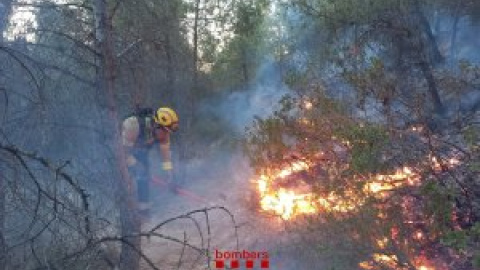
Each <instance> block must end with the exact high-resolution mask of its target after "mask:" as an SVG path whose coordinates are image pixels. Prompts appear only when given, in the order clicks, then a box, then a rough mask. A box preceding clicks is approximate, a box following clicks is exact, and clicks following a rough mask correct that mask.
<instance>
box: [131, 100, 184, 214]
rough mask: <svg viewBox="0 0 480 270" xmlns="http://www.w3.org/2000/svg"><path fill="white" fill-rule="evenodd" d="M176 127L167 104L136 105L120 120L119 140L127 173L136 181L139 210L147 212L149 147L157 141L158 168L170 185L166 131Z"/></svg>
mask: <svg viewBox="0 0 480 270" xmlns="http://www.w3.org/2000/svg"><path fill="white" fill-rule="evenodd" d="M177 130H178V116H177V113H176V112H175V111H174V110H172V109H171V108H167V107H161V108H159V109H157V110H156V111H153V109H151V108H144V109H140V108H137V110H136V112H135V113H134V114H133V115H131V116H130V117H127V118H126V119H125V120H124V121H123V123H122V141H123V146H124V149H125V156H126V163H127V166H128V171H129V173H130V176H131V177H132V178H133V179H134V181H136V185H137V200H138V207H139V210H140V214H141V215H142V216H144V217H148V216H149V214H150V198H149V185H150V164H149V159H148V153H149V150H150V149H151V148H152V147H153V146H154V145H156V143H157V142H158V147H159V148H158V150H159V151H160V154H161V157H162V169H163V171H164V172H165V175H166V179H165V180H166V181H167V183H168V184H169V186H170V187H171V188H172V185H173V183H172V169H173V166H172V157H171V151H170V134H171V133H173V132H175V131H177Z"/></svg>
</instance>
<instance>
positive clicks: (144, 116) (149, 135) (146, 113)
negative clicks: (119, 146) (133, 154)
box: [130, 107, 154, 147]
mask: <svg viewBox="0 0 480 270" xmlns="http://www.w3.org/2000/svg"><path fill="white" fill-rule="evenodd" d="M130 116H135V117H136V118H137V121H138V124H139V134H138V138H137V142H136V145H137V146H140V147H148V146H151V145H152V143H153V140H154V137H153V123H152V121H153V109H152V108H140V107H137V108H136V110H135V112H134V113H133V114H131V115H130Z"/></svg>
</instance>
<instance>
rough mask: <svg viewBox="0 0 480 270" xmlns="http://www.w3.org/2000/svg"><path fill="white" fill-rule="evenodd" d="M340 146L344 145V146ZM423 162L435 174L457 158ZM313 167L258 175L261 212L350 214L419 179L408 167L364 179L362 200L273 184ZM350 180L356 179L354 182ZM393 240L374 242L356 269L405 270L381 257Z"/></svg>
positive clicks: (423, 264)
mask: <svg viewBox="0 0 480 270" xmlns="http://www.w3.org/2000/svg"><path fill="white" fill-rule="evenodd" d="M344 145H348V142H347V143H345V144H344ZM322 156H323V153H322V152H320V153H318V154H317V155H315V157H319V160H321V157H322ZM427 162H430V166H431V167H432V168H433V170H434V171H435V172H438V171H443V170H444V169H445V168H454V167H456V166H458V165H459V164H460V163H461V162H460V160H459V159H457V158H448V159H442V160H438V158H436V157H434V156H433V157H430V158H429V159H428V161H427ZM427 164H428V163H427ZM314 166H315V163H314V162H311V161H296V162H293V163H292V164H289V165H288V166H285V167H284V168H282V169H278V170H276V171H273V172H272V171H269V172H268V173H264V174H262V175H260V177H258V179H256V180H254V182H256V184H257V189H258V193H259V195H260V208H261V210H262V211H266V212H270V213H274V214H276V215H278V216H280V217H281V218H282V219H284V220H289V219H292V218H295V217H296V216H298V215H305V214H318V213H321V212H339V213H346V212H352V211H355V210H356V209H357V208H358V207H359V206H361V205H362V204H364V203H365V201H366V199H367V197H368V196H372V197H375V198H386V197H388V196H390V195H391V194H392V193H393V192H394V191H395V190H398V189H400V188H404V187H409V186H418V185H420V184H421V179H422V176H421V173H420V171H419V170H418V169H416V168H415V167H410V166H404V167H401V168H398V169H397V170H395V171H394V172H393V173H391V174H372V175H368V176H366V178H365V179H366V180H365V184H364V186H363V192H364V193H363V194H364V196H363V197H361V196H358V195H357V196H355V193H354V192H353V190H350V191H349V190H346V191H344V195H343V196H339V195H337V194H335V193H334V192H331V193H328V194H323V195H319V194H317V193H313V192H312V191H311V187H310V186H309V185H308V184H306V183H304V182H303V180H302V179H294V180H295V183H294V184H295V186H294V187H285V186H282V185H281V184H280V185H277V184H276V183H277V181H280V182H281V181H282V179H286V180H287V181H290V180H291V179H289V178H288V177H292V175H293V174H294V173H296V172H302V171H308V170H310V169H311V168H313V167H314ZM353 180H358V179H355V178H354V179H353ZM362 180H364V179H362ZM305 186H307V188H302V187H305ZM308 187H310V188H308ZM358 197H361V198H358ZM346 198H348V199H346ZM406 203H407V202H406ZM384 217H385V216H384V213H379V218H384ZM409 222H412V221H408V220H407V221H405V223H409ZM397 234H398V232H397ZM395 238H396V237H395V236H394V233H393V231H392V236H391V237H390V238H387V237H384V238H379V239H377V240H376V247H377V248H378V250H379V252H377V253H373V254H372V256H371V259H370V260H367V261H363V262H360V263H359V267H360V268H362V269H366V270H375V269H386V268H388V269H394V270H404V269H407V267H406V266H405V265H402V264H401V263H400V262H399V260H398V258H397V256H396V255H394V254H387V253H386V252H384V253H382V251H385V250H386V247H387V246H388V245H389V241H395ZM412 239H413V240H415V241H419V242H421V241H425V240H426V239H427V237H426V235H425V234H424V233H423V232H422V231H420V230H418V231H415V232H414V233H413V235H412ZM412 261H413V262H414V263H413V264H414V266H415V267H416V269H417V270H435V269H436V268H435V267H432V266H431V263H430V262H429V260H428V259H427V258H425V257H422V256H413V260H412Z"/></svg>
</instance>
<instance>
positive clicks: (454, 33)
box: [450, 4, 460, 63]
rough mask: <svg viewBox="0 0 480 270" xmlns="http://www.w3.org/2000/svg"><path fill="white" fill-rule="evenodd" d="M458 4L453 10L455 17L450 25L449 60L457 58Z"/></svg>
mask: <svg viewBox="0 0 480 270" xmlns="http://www.w3.org/2000/svg"><path fill="white" fill-rule="evenodd" d="M459 5H460V4H458V5H457V10H456V11H455V18H454V20H453V25H452V36H451V38H450V58H451V62H452V63H453V62H455V61H456V60H457V50H456V49H457V48H456V47H457V44H456V41H457V30H458V29H457V27H458V21H460V14H459V13H460V12H459V11H460V7H459Z"/></svg>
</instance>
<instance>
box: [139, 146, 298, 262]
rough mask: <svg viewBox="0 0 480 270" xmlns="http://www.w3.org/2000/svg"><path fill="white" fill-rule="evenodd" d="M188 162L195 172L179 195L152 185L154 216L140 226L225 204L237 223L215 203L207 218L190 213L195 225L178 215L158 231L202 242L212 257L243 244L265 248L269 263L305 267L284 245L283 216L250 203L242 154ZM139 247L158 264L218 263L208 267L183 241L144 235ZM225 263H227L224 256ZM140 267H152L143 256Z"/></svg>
mask: <svg viewBox="0 0 480 270" xmlns="http://www.w3.org/2000/svg"><path fill="white" fill-rule="evenodd" d="M190 167H191V171H192V172H193V173H192V174H191V176H190V177H189V180H188V181H185V184H184V186H183V188H184V189H183V191H184V192H183V193H181V194H180V195H176V194H174V193H172V192H169V191H167V190H166V189H165V187H162V186H155V188H154V192H153V193H154V194H155V195H154V200H153V201H154V202H155V207H154V209H155V210H154V211H153V217H152V219H151V220H150V222H148V223H145V224H143V226H142V230H144V231H146V230H150V229H151V228H153V227H155V225H156V224H159V223H161V222H162V221H165V220H167V219H169V218H174V217H176V216H179V215H182V214H185V213H188V212H190V211H194V210H198V209H205V208H210V207H225V209H227V210H228V212H229V213H231V214H232V215H233V216H234V218H235V224H234V223H233V222H232V218H231V216H230V215H229V213H228V212H226V211H224V210H221V209H213V210H211V211H209V212H208V222H207V219H206V215H205V213H204V212H199V213H195V214H193V215H192V216H191V217H192V218H193V219H194V220H195V221H196V222H197V225H196V224H195V222H194V221H193V220H192V219H178V220H175V221H172V222H169V223H168V224H166V225H164V226H162V227H161V228H160V229H158V230H157V231H156V232H157V233H161V234H162V235H165V236H169V237H174V238H176V239H179V240H180V241H181V242H183V241H185V239H186V242H188V243H189V244H191V245H193V246H196V247H200V248H201V247H202V246H203V248H204V249H206V250H209V252H210V254H211V258H212V259H215V255H216V253H215V252H216V251H220V252H225V251H240V252H243V251H244V250H245V251H248V252H249V253H250V254H251V252H268V256H269V263H270V265H269V266H270V267H269V268H268V269H306V268H303V267H300V268H299V266H300V265H299V262H298V260H296V259H295V254H293V253H295V252H293V253H292V251H291V250H292V249H291V248H290V249H288V246H289V245H288V241H289V240H288V239H290V238H291V235H289V234H288V233H286V231H285V229H284V223H283V221H282V220H281V219H279V218H278V217H272V216H266V215H265V214H260V213H259V212H258V211H256V210H255V209H254V207H252V205H253V203H252V202H251V199H249V198H251V196H250V194H251V188H252V186H251V184H250V178H251V177H252V175H251V170H250V169H249V166H248V164H247V162H246V161H245V159H244V158H243V157H241V156H240V155H231V156H216V157H210V158H209V157H205V158H202V159H201V160H198V161H197V162H193V163H192V164H191V166H190ZM207 224H208V226H207ZM197 226H198V227H197ZM235 227H237V230H235ZM209 232H210V233H209ZM236 235H237V236H236ZM202 239H203V244H202ZM208 239H210V241H208ZM237 239H238V247H237ZM283 247H287V249H288V250H290V251H286V249H284V248H283ZM142 248H143V251H144V252H145V254H146V255H147V256H148V257H149V258H150V259H151V260H152V262H153V263H154V264H155V266H156V267H158V269H195V270H196V269H218V268H216V265H215V263H214V262H213V261H211V262H210V268H208V264H209V262H208V259H207V257H206V256H202V255H201V254H199V252H198V251H196V250H194V249H193V248H189V247H184V245H183V244H182V243H175V242H172V241H170V240H166V239H160V238H153V237H152V238H151V239H143V240H142ZM244 263H245V262H244V261H243V260H240V267H239V268H238V269H247V268H246V267H245V264H244ZM226 266H227V267H228V266H230V262H229V261H228V260H227V261H226ZM142 269H145V270H146V269H152V268H151V267H149V266H148V265H147V264H146V263H145V262H142ZM226 269H229V268H226ZM253 269H261V268H260V261H256V262H255V266H254V268H253Z"/></svg>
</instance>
